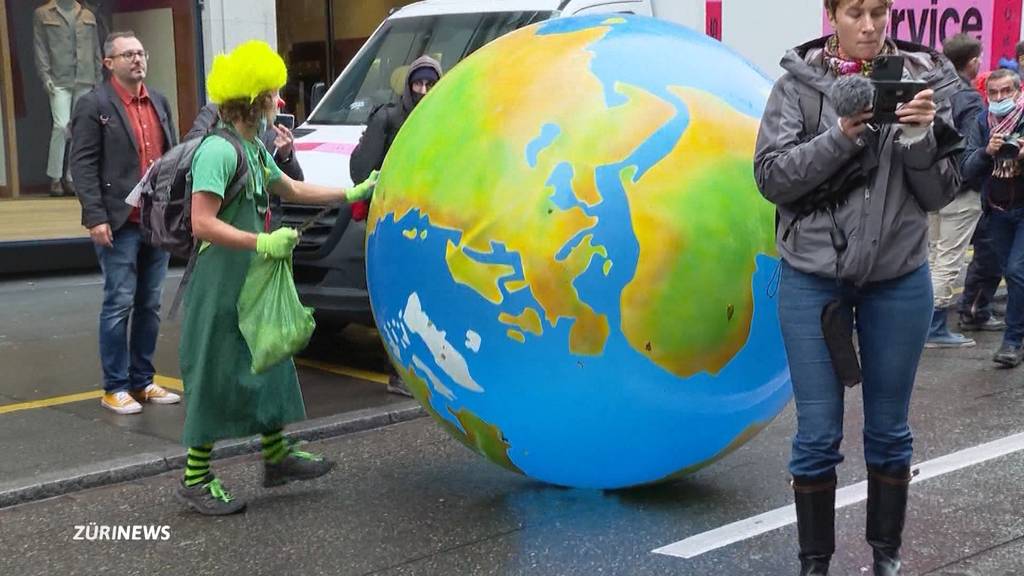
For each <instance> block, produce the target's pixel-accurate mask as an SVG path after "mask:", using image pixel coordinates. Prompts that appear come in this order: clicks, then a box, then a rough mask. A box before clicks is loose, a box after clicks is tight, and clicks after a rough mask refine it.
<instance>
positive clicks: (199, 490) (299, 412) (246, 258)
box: [176, 41, 377, 515]
mask: <svg viewBox="0 0 1024 576" xmlns="http://www.w3.org/2000/svg"><path fill="white" fill-rule="evenodd" d="M286 79H287V70H286V68H285V64H284V61H283V60H282V59H281V57H280V56H279V55H278V54H277V53H276V52H274V50H273V49H271V47H270V46H269V45H267V44H266V43H264V42H256V41H253V42H246V43H244V44H242V45H240V46H238V47H237V48H236V49H235V50H234V51H233V52H231V53H230V54H227V55H223V54H222V55H219V56H217V57H216V59H215V60H214V62H213V67H212V69H211V71H210V74H209V77H208V78H207V87H208V90H209V95H210V100H211V101H212V102H214V103H216V104H217V105H218V107H219V110H220V122H219V124H218V129H220V131H218V132H217V133H214V134H211V135H209V136H207V137H206V138H205V140H204V141H203V142H202V144H200V146H199V148H198V149H197V150H196V153H195V156H194V157H193V159H192V231H193V234H194V235H195V237H196V240H197V241H199V242H200V243H201V245H200V251H199V255H198V256H197V257H196V260H195V268H194V269H193V272H192V277H191V280H190V282H189V284H188V288H187V290H188V292H187V295H186V300H185V317H184V320H183V323H182V329H181V345H180V349H179V357H180V361H181V375H182V380H183V381H184V388H185V410H186V411H185V429H184V432H183V434H182V443H183V444H184V445H185V446H186V447H187V448H188V459H187V461H186V468H185V476H184V478H183V480H182V483H181V485H180V486H179V488H178V490H177V492H176V496H177V498H178V500H179V501H181V502H183V503H184V504H185V505H187V506H188V507H190V508H192V509H194V510H196V511H197V512H199V513H201V514H205V515H225V514H232V513H235V512H239V511H241V510H243V509H244V508H245V502H244V501H243V500H242V499H240V498H237V497H235V496H234V495H232V494H231V493H230V492H229V491H228V490H227V489H226V488H225V487H224V485H223V484H222V483H221V481H220V480H219V479H218V478H217V477H216V476H215V475H213V474H212V473H211V472H210V455H211V452H212V451H213V443H214V442H216V441H218V440H224V439H228V438H239V437H244V436H249V435H256V434H259V435H261V437H262V447H263V485H264V486H265V487H273V486H281V485H283V484H286V483H288V482H291V481H294V480H310V479H313V478H317V477H319V476H323V475H324V474H326V473H328V472H329V471H330V470H331V469H332V468H333V463H332V462H329V461H327V460H325V459H323V458H321V457H319V456H317V455H314V454H310V453H308V452H302V451H299V450H296V449H295V448H294V447H293V446H292V445H291V444H290V443H289V442H288V441H287V440H286V439H285V438H284V436H283V428H284V426H285V425H287V424H289V423H292V422H296V421H299V420H302V419H304V418H305V416H306V413H305V406H304V404H303V401H302V393H301V391H300V389H299V382H298V376H297V375H296V372H295V364H294V362H293V361H292V360H291V359H290V358H289V359H288V360H285V361H283V362H280V363H279V364H277V365H275V366H273V367H271V368H270V369H269V370H267V371H265V372H263V373H261V374H253V373H252V372H251V369H250V366H251V364H252V358H251V356H250V352H249V347H248V345H247V344H246V342H245V339H244V338H243V336H242V333H241V331H240V330H239V327H238V312H237V305H238V297H239V294H240V293H241V290H242V285H243V283H244V282H245V277H246V273H247V272H248V270H249V266H250V264H251V263H252V262H253V261H254V260H255V259H257V258H271V259H290V258H291V254H292V250H293V249H294V248H295V245H296V244H297V243H298V241H299V234H298V232H297V231H295V230H293V229H290V228H280V229H277V230H273V231H271V230H269V224H268V223H267V217H266V216H267V206H268V205H269V193H273V194H275V195H277V196H280V197H281V198H282V199H284V200H285V201H287V202H296V203H305V204H321V205H322V204H333V203H341V202H356V201H359V200H365V199H367V198H369V197H370V195H371V194H372V192H373V188H374V186H375V184H376V178H377V175H376V173H371V174H370V175H369V176H368V178H367V179H366V180H365V181H364V182H362V183H361V184H359V185H358V186H354V187H352V188H350V189H348V190H346V189H342V188H328V187H325V186H317V185H313V184H309V183H305V182H298V181H295V180H293V179H292V178H290V177H289V176H287V175H286V174H283V173H282V172H281V170H280V168H278V166H277V164H275V162H274V160H273V158H272V157H271V155H270V152H269V151H268V150H267V148H266V147H265V146H264V144H263V143H262V142H261V141H260V138H259V137H260V135H261V134H263V133H264V132H265V131H266V129H267V127H268V126H269V125H270V123H271V122H272V121H273V119H274V117H275V115H276V112H277V107H276V104H277V100H278V91H279V90H280V88H281V87H282V86H284V84H285V80H286ZM240 161H244V162H247V163H248V168H249V176H248V178H247V180H246V184H245V186H244V188H243V190H242V191H241V192H239V193H238V194H234V195H233V196H232V200H231V201H230V202H228V203H227V205H224V198H225V194H226V191H227V190H228V189H229V188H230V186H231V183H232V179H233V176H234V175H235V173H236V169H237V168H238V163H239V162H240Z"/></svg>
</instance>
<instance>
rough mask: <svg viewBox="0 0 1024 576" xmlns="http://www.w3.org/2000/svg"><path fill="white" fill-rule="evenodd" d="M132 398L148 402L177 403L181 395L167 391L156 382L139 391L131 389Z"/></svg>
mask: <svg viewBox="0 0 1024 576" xmlns="http://www.w3.org/2000/svg"><path fill="white" fill-rule="evenodd" d="M131 395H132V398H135V400H137V401H139V402H142V403H146V402H149V403H150V404H177V403H178V402H181V396H178V395H177V394H175V393H174V392H168V391H167V389H166V388H164V387H163V386H159V385H157V384H150V385H149V386H146V387H145V388H143V389H142V390H140V391H134V390H133V391H132V392H131Z"/></svg>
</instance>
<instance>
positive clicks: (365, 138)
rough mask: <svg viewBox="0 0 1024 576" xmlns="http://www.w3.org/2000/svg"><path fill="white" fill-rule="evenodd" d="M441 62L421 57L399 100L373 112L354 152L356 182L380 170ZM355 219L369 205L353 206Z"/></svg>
mask: <svg viewBox="0 0 1024 576" xmlns="http://www.w3.org/2000/svg"><path fill="white" fill-rule="evenodd" d="M442 74H443V71H442V70H441V63H440V62H438V61H437V60H434V59H433V58H431V57H430V56H421V57H420V58H417V59H416V60H415V61H414V62H413V63H412V65H410V66H409V73H408V74H407V75H406V79H405V84H404V87H405V88H404V92H403V93H402V95H401V98H400V99H399V101H398V102H391V103H388V104H384V105H382V106H379V107H377V108H376V109H374V110H373V111H372V112H371V113H370V118H369V120H368V121H367V126H366V131H365V132H363V135H362V137H361V138H360V139H359V145H358V146H356V149H355V150H354V151H353V152H352V159H351V160H350V162H349V175H350V176H351V177H352V181H353V182H362V181H363V180H364V179H365V178H366V177H367V175H369V174H370V172H372V171H374V170H380V169H381V166H383V165H384V158H385V157H386V156H387V155H388V150H390V149H391V144H392V143H393V142H394V141H395V137H396V136H398V131H399V130H400V129H401V128H402V125H403V124H405V120H406V118H408V117H409V114H411V113H412V110H413V108H415V107H416V105H417V104H419V103H420V100H422V99H423V97H424V96H426V95H427V93H428V92H429V91H430V89H431V88H433V87H434V84H437V82H438V81H439V80H440V79H441V75H442ZM352 208H353V211H352V214H353V218H355V219H357V220H361V219H362V218H365V217H366V205H365V204H364V205H361V206H360V205H356V206H353V207H352Z"/></svg>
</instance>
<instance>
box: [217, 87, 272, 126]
mask: <svg viewBox="0 0 1024 576" xmlns="http://www.w3.org/2000/svg"><path fill="white" fill-rule="evenodd" d="M276 105H277V102H276V99H275V98H274V95H273V94H272V93H271V92H264V93H263V94H260V95H259V96H257V97H256V99H255V100H253V101H252V102H251V103H250V102H249V101H248V100H245V99H242V100H228V101H227V102H224V103H222V104H221V105H220V107H219V108H220V117H221V118H222V119H223V120H224V121H225V122H227V123H228V124H234V123H235V122H241V123H243V124H248V125H250V126H255V125H257V124H259V122H260V118H261V117H262V116H264V115H266V113H267V112H268V111H269V110H272V109H274V108H275V107H276Z"/></svg>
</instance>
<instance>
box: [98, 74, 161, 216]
mask: <svg viewBox="0 0 1024 576" xmlns="http://www.w3.org/2000/svg"><path fill="white" fill-rule="evenodd" d="M110 83H111V84H112V85H113V86H114V91H115V92H117V96H118V97H119V98H120V99H121V102H122V103H123V104H124V110H125V112H127V113H128V123H129V124H130V125H131V129H132V132H133V133H134V135H135V143H136V145H137V146H136V150H137V151H138V153H139V178H142V176H143V174H145V173H146V170H148V169H149V166H150V165H151V164H153V162H156V161H157V159H158V158H160V156H162V155H163V153H164V152H165V150H164V145H165V144H166V143H165V142H164V131H163V128H162V127H161V125H160V116H158V115H157V113H156V107H154V106H153V101H152V100H150V98H149V91H148V90H146V85H145V84H142V85H141V86H140V87H139V95H138V96H136V95H134V94H132V93H131V92H129V91H128V89H126V88H125V87H124V86H121V84H120V83H119V82H117V81H116V80H114V79H111V80H110ZM128 220H129V221H131V222H135V223H136V224H137V223H138V222H139V209H138V208H135V209H133V210H132V212H131V214H130V215H129V216H128Z"/></svg>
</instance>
